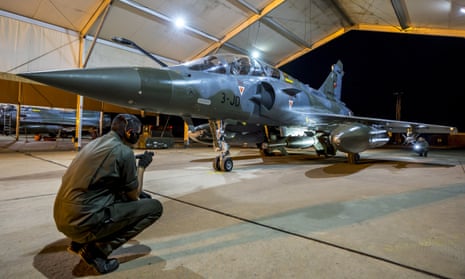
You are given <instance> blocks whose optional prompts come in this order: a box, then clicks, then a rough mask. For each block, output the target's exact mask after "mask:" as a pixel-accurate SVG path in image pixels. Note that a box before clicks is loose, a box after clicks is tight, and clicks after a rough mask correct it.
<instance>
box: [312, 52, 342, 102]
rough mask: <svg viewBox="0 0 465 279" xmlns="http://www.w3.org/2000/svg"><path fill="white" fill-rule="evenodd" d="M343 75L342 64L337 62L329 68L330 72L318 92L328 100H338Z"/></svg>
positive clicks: (339, 61)
mask: <svg viewBox="0 0 465 279" xmlns="http://www.w3.org/2000/svg"><path fill="white" fill-rule="evenodd" d="M343 75H344V71H343V70H342V62H341V60H338V61H337V63H336V64H333V65H332V66H331V72H330V73H329V75H328V77H327V78H326V80H325V82H323V84H322V85H321V87H320V89H318V90H319V91H322V92H323V93H324V94H325V95H326V96H328V98H334V99H337V100H340V99H341V90H342V76H343Z"/></svg>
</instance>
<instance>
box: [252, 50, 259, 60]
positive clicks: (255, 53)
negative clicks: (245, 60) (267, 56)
mask: <svg viewBox="0 0 465 279" xmlns="http://www.w3.org/2000/svg"><path fill="white" fill-rule="evenodd" d="M252 57H253V58H258V57H260V53H259V52H258V51H256V50H254V51H252Z"/></svg>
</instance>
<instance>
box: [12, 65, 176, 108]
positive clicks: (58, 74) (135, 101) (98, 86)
mask: <svg viewBox="0 0 465 279" xmlns="http://www.w3.org/2000/svg"><path fill="white" fill-rule="evenodd" d="M171 75H173V73H172V71H169V70H164V69H156V68H129V67H121V68H95V69H74V70H64V71H51V72H36V73H22V74H19V76H21V77H25V78H28V79H30V80H34V81H37V82H41V83H43V84H46V85H50V86H53V87H57V88H60V89H63V90H66V91H70V92H72V93H76V94H80V95H83V96H86V97H90V98H94V99H97V100H100V101H104V102H108V103H112V104H115V105H120V106H126V107H131V108H135V109H146V108H148V107H150V106H152V107H150V108H156V107H157V106H159V105H160V104H168V103H169V101H170V98H171V95H172V77H171Z"/></svg>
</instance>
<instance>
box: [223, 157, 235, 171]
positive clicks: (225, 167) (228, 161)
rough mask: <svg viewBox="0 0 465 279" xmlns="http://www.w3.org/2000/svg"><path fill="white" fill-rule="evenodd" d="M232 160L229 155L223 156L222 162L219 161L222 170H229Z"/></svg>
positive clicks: (231, 166) (231, 167)
mask: <svg viewBox="0 0 465 279" xmlns="http://www.w3.org/2000/svg"><path fill="white" fill-rule="evenodd" d="M233 166H234V164H233V160H232V158H231V157H224V158H223V160H222V162H221V163H220V167H221V170H222V171H228V172H229V171H231V170H232V169H233Z"/></svg>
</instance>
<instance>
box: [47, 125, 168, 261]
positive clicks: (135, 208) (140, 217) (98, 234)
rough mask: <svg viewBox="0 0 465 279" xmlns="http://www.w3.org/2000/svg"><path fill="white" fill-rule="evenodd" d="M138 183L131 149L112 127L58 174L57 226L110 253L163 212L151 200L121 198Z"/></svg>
mask: <svg viewBox="0 0 465 279" xmlns="http://www.w3.org/2000/svg"><path fill="white" fill-rule="evenodd" d="M137 187H138V181H137V165H136V159H135V156H134V152H133V151H132V149H131V148H130V147H129V146H127V145H125V144H124V143H123V141H122V140H121V138H120V137H119V136H118V134H117V133H116V132H114V131H111V132H109V133H108V134H106V135H104V136H102V137H100V138H97V139H95V140H93V141H91V142H90V143H89V144H87V145H86V146H85V147H84V148H83V149H82V150H81V151H80V152H79V153H78V154H77V156H76V157H75V158H74V160H73V161H72V162H71V165H70V166H69V167H68V170H67V171H66V173H65V174H64V175H63V178H62V183H61V186H60V189H59V191H58V193H57V196H56V199H55V204H54V210H53V213H54V219H55V223H56V226H57V229H58V230H59V231H61V232H62V233H63V234H65V235H66V236H68V237H69V238H71V239H72V240H73V241H75V242H78V243H89V242H95V243H96V244H97V246H98V247H99V248H101V250H102V252H103V253H105V254H106V255H108V254H110V253H111V251H112V250H114V249H116V248H118V247H119V246H121V245H122V244H124V243H125V242H127V241H128V240H129V239H131V238H132V237H134V236H135V235H137V234H138V233H140V232H141V231H142V230H143V229H145V228H146V227H148V226H149V225H151V224H152V223H154V222H155V221H156V220H157V219H158V218H159V217H160V216H161V214H162V211H163V208H162V205H161V203H160V202H159V201H158V200H156V199H141V200H138V201H127V199H125V195H124V192H129V191H131V190H134V189H136V188H137Z"/></svg>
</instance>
